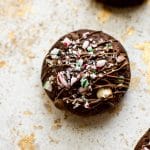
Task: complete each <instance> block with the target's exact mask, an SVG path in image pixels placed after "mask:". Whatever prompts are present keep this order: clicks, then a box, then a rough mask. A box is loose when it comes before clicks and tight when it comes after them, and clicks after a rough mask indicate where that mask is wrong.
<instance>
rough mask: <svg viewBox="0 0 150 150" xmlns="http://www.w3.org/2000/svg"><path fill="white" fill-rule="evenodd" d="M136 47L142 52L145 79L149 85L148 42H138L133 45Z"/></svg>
mask: <svg viewBox="0 0 150 150" xmlns="http://www.w3.org/2000/svg"><path fill="white" fill-rule="evenodd" d="M134 47H135V48H136V49H139V50H141V51H142V52H143V54H142V58H143V61H144V63H145V64H146V65H147V71H146V75H145V76H146V80H147V83H148V84H149V85H150V42H144V43H139V44H136V45H135V46H134Z"/></svg>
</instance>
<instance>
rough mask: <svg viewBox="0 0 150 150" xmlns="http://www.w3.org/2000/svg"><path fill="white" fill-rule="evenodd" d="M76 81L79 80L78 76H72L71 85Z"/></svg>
mask: <svg viewBox="0 0 150 150" xmlns="http://www.w3.org/2000/svg"><path fill="white" fill-rule="evenodd" d="M76 81H77V78H75V77H72V78H71V86H72V85H73V84H74V83H75V82H76Z"/></svg>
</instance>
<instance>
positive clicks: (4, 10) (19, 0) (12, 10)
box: [0, 0, 32, 17]
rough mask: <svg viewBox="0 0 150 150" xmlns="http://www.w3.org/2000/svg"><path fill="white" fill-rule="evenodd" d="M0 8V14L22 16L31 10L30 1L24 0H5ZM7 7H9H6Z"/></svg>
mask: <svg viewBox="0 0 150 150" xmlns="http://www.w3.org/2000/svg"><path fill="white" fill-rule="evenodd" d="M2 6H3V7H1V10H0V15H1V16H7V17H24V16H26V15H28V14H29V13H31V12H32V3H31V2H28V1H25V0H16V1H13V2H10V0H7V1H5V3H4V5H2ZM8 8H9V9H8Z"/></svg>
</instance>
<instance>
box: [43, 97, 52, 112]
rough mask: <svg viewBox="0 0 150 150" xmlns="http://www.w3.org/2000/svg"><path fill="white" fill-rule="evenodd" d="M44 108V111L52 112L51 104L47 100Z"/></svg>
mask: <svg viewBox="0 0 150 150" xmlns="http://www.w3.org/2000/svg"><path fill="white" fill-rule="evenodd" d="M44 106H45V107H46V109H47V111H48V112H49V113H51V112H52V108H51V102H50V101H49V100H48V101H46V102H45V104H44Z"/></svg>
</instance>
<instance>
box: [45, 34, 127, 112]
mask: <svg viewBox="0 0 150 150" xmlns="http://www.w3.org/2000/svg"><path fill="white" fill-rule="evenodd" d="M74 34H77V33H74ZM94 34H95V35H96V34H97V35H98V33H94V32H93V33H92V32H85V33H83V34H82V35H80V36H81V37H80V36H79V37H78V36H77V37H78V38H76V36H75V38H73V35H72V36H70V37H71V38H70V37H65V38H64V39H62V40H61V41H60V43H59V44H60V45H61V46H60V49H59V48H58V46H57V48H53V49H52V50H51V51H50V53H49V54H48V56H47V58H46V63H47V64H48V66H49V67H50V69H49V70H51V72H50V74H53V76H50V78H49V79H48V80H47V81H46V82H45V83H44V85H43V86H44V88H45V89H46V90H48V91H50V92H53V91H54V90H56V92H58V96H57V97H56V99H63V101H65V102H66V103H71V104H72V105H73V109H77V108H78V107H81V106H84V108H86V109H90V108H91V104H92V103H94V101H96V100H97V99H98V100H101V99H109V98H112V97H113V94H114V93H113V92H112V91H113V89H114V86H115V88H118V89H117V90H118V92H120V93H121V92H123V91H121V90H120V89H121V88H122V87H124V86H126V85H125V84H127V85H128V83H129V79H128V78H126V77H124V76H120V75H119V74H113V73H117V72H118V70H121V69H122V68H124V67H125V66H126V65H127V64H128V63H127V64H125V62H126V61H125V60H126V59H127V58H126V57H125V56H126V55H125V53H120V52H119V51H117V50H115V49H113V41H111V40H107V41H105V40H104V39H102V38H101V37H98V36H97V35H96V36H94ZM49 56H50V57H49ZM54 85H55V86H54ZM53 86H54V87H53ZM115 90H116V89H115ZM64 93H68V95H69V97H63V95H65V94H64ZM93 93H95V94H93ZM93 95H94V97H92V96H93ZM65 96H66V95H65Z"/></svg>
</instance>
